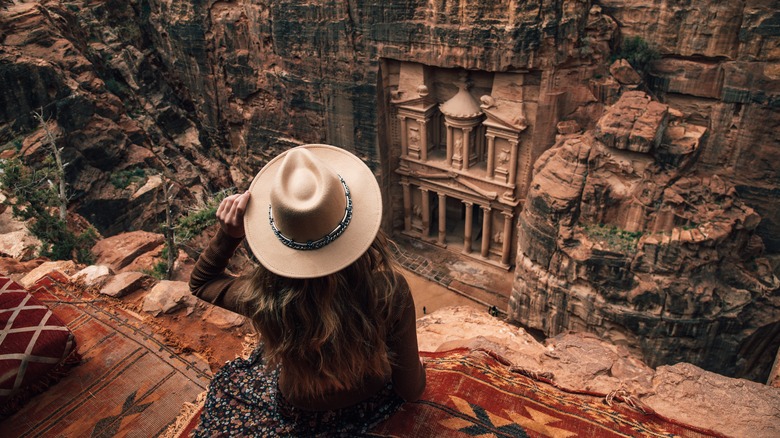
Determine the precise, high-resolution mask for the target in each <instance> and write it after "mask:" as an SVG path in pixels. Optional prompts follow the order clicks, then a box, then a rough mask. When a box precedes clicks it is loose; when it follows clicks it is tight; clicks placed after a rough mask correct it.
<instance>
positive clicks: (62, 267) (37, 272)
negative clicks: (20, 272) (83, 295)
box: [19, 260, 78, 289]
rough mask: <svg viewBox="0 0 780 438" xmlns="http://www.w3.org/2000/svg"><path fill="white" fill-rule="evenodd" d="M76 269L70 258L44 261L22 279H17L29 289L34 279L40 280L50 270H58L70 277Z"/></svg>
mask: <svg viewBox="0 0 780 438" xmlns="http://www.w3.org/2000/svg"><path fill="white" fill-rule="evenodd" d="M77 270H78V268H77V267H76V264H75V263H74V262H73V261H72V260H57V261H54V262H45V263H42V264H41V265H40V266H38V267H37V268H35V269H33V270H32V271H30V272H28V273H27V275H25V276H24V277H22V279H21V280H19V284H21V285H22V286H24V287H25V288H27V289H29V288H30V287H32V286H33V285H34V284H35V282H36V281H38V280H40V279H41V278H43V277H44V276H46V274H49V273H50V272H53V271H58V272H59V273H61V274H63V275H65V277H68V278H70V277H71V276H72V275H73V274H75V273H76V271H77Z"/></svg>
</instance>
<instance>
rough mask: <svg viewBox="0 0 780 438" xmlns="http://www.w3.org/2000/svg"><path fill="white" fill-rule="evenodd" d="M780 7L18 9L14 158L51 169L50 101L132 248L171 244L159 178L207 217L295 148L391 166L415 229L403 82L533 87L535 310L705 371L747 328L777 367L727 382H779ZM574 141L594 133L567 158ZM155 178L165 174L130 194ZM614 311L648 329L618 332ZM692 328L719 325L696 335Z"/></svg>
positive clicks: (10, 61)
mask: <svg viewBox="0 0 780 438" xmlns="http://www.w3.org/2000/svg"><path fill="white" fill-rule="evenodd" d="M775 3H776V2H772V1H768V0H749V1H740V2H736V3H734V2H731V3H729V4H724V3H723V2H704V3H696V4H693V3H691V4H687V3H686V4H680V3H679V2H671V1H668V0H662V1H659V2H655V3H652V4H645V3H640V2H628V3H626V2H616V1H612V0H602V1H587V0H555V1H527V2H516V1H513V0H503V1H498V2H455V1H442V2H428V1H422V0H407V1H386V2H369V1H364V0H349V1H336V0H309V1H290V0H284V1H276V2H262V1H257V0H237V1H216V0H208V1H204V0H195V1H182V0H129V1H125V2H122V1H118V0H102V1H100V0H99V1H90V2H86V1H73V2H68V3H64V2H61V1H57V0H45V1H22V0H19V1H13V2H3V3H1V4H0V44H1V47H0V80H2V83H3V85H6V84H10V85H11V86H3V87H2V91H0V142H3V143H4V144H5V148H4V149H5V150H4V151H3V152H2V154H3V156H11V155H15V154H21V155H24V156H26V157H27V158H28V159H29V160H30V161H35V160H36V159H40V158H41V157H42V155H43V154H44V151H43V150H42V149H41V147H40V146H41V144H42V141H41V135H40V130H39V129H38V127H37V126H36V124H35V123H34V121H33V118H32V116H31V112H32V111H33V110H35V109H36V108H42V109H43V110H44V113H45V115H46V117H48V118H50V119H52V122H54V121H56V125H57V126H56V130H55V132H56V133H57V141H58V145H59V146H60V147H63V148H64V152H63V153H64V155H65V156H66V160H67V161H69V162H70V163H71V164H70V166H69V170H68V182H69V184H70V186H71V189H72V194H73V201H72V205H71V208H72V209H74V210H77V211H78V212H79V213H81V214H82V215H83V216H84V217H86V218H87V219H89V220H90V221H91V222H93V223H94V224H96V225H97V226H98V228H99V229H100V231H101V232H102V233H104V234H107V235H110V234H113V233H116V232H119V231H122V230H127V229H138V228H144V229H147V230H151V229H155V228H157V223H158V222H160V214H161V211H162V207H161V205H159V204H156V203H155V201H156V200H157V199H158V196H159V186H160V184H161V180H160V178H159V177H158V178H155V177H154V175H151V173H154V172H155V171H159V170H160V168H161V167H165V168H168V169H169V170H171V171H172V172H175V173H176V175H177V180H178V183H179V184H177V190H179V191H180V194H178V195H177V199H178V202H179V203H180V205H181V206H180V208H184V205H191V204H192V203H193V201H195V200H197V199H199V198H204V197H207V196H208V192H209V191H211V190H216V189H218V188H224V187H228V186H238V187H239V188H243V187H244V186H246V185H247V184H248V181H249V179H251V177H252V176H253V175H254V173H255V172H256V170H257V169H258V168H259V167H260V166H262V165H263V164H264V163H265V162H266V161H267V160H268V159H269V158H270V157H272V156H274V155H276V154H277V153H278V152H280V151H281V150H284V149H286V148H289V147H291V146H293V145H296V144H299V143H302V142H325V143H332V144H337V145H340V146H342V147H344V148H346V149H348V150H351V151H353V152H355V153H356V154H357V155H359V156H361V157H362V158H363V159H365V160H366V161H367V162H368V163H369V164H370V165H371V166H372V168H373V169H374V170H375V171H376V173H377V176H378V177H379V179H380V181H381V184H382V187H383V190H384V195H385V196H384V199H385V202H386V205H385V207H386V208H385V211H387V212H388V214H387V215H386V218H385V219H386V223H385V226H386V228H387V229H388V230H392V228H393V225H394V224H398V223H401V222H402V221H403V218H402V217H401V215H402V211H401V210H402V209H401V208H399V206H400V199H401V194H400V190H401V189H400V186H399V184H398V176H397V175H396V174H395V173H394V171H395V169H396V168H397V166H398V151H397V150H396V149H397V147H398V145H395V144H392V143H391V142H390V141H389V139H390V138H391V136H390V135H389V130H390V129H391V128H392V123H390V120H388V113H389V111H387V108H388V107H389V104H390V98H391V97H390V96H391V94H392V85H393V84H392V81H391V80H390V79H391V78H392V77H393V72H392V71H387V70H389V69H391V68H392V66H393V65H397V64H398V63H399V62H412V63H419V64H424V65H427V66H431V67H435V68H438V69H443V70H448V69H451V70H453V71H456V70H478V71H483V72H490V73H497V72H521V73H523V74H525V75H526V76H527V77H528V78H529V83H528V84H525V85H527V86H528V87H527V88H528V89H529V90H533V95H528V96H525V97H526V100H527V103H528V105H526V108H525V111H526V112H525V116H526V118H527V121H528V125H529V126H528V130H527V131H526V132H527V134H524V135H526V137H525V138H524V139H523V141H524V142H525V143H527V144H528V145H530V146H529V147H530V148H531V150H532V152H531V154H530V161H531V162H534V161H536V160H537V159H539V160H540V161H539V164H538V165H537V169H538V173H537V176H536V177H535V180H534V182H533V183H531V182H530V181H529V183H531V184H530V185H529V187H531V189H530V192H529V193H528V195H527V196H526V201H525V205H526V210H527V213H524V216H523V217H522V218H521V221H520V223H519V224H518V225H519V228H520V229H519V234H520V236H521V237H520V241H519V243H518V248H519V251H518V252H519V254H518V257H517V260H518V261H519V262H518V267H517V269H516V275H517V277H518V280H517V281H516V285H515V288H514V291H513V297H515V298H514V301H513V307H512V309H511V311H512V314H513V315H514V316H515V317H516V318H517V319H518V320H520V321H524V322H528V323H530V324H532V325H534V326H538V327H540V328H543V329H544V330H546V331H548V332H550V333H552V332H557V331H560V330H563V329H565V328H572V327H576V328H583V329H588V330H593V331H598V332H603V333H605V334H606V333H612V335H609V336H612V338H613V340H615V341H616V342H620V339H619V338H618V335H617V333H622V335H621V336H627V337H632V336H635V337H637V339H633V338H632V339H631V341H632V342H635V345H640V344H642V342H644V344H643V345H644V347H643V348H644V350H645V351H648V352H649V351H651V350H653V349H657V350H658V351H659V353H658V355H657V359H651V362H653V363H660V362H666V361H671V360H675V358H676V357H677V356H680V355H689V354H692V355H694V356H696V357H694V358H692V359H690V361H691V362H694V363H697V364H703V365H705V366H709V364H710V362H709V361H710V360H714V357H715V356H716V353H717V352H716V351H715V350H713V349H710V347H712V348H714V346H715V344H716V342H715V341H714V339H715V337H717V336H720V335H723V336H725V337H726V338H727V339H726V341H725V342H724V343H723V345H724V347H723V348H729V349H733V348H737V347H739V346H741V345H744V346H746V347H745V348H748V350H751V351H756V352H758V353H757V354H758V357H754V356H752V355H751V354H749V353H748V352H739V353H737V352H734V351H732V350H730V352H727V353H724V357H727V359H726V361H725V362H724V364H725V365H723V369H724V370H726V371H730V372H738V370H737V369H738V368H740V367H742V368H744V369H749V370H756V369H762V367H763V365H761V366H758V365H756V364H759V363H763V362H764V361H763V359H762V357H763V356H762V354H763V353H764V352H765V351H768V350H769V349H771V348H772V347H773V346H774V347H775V348H776V342H774V339H775V338H773V337H771V336H770V338H771V339H770V341H768V344H766V345H764V344H761V342H758V341H755V339H754V338H751V336H752V335H755V334H756V333H775V332H776V331H775V330H774V328H772V327H774V326H773V325H772V324H773V323H774V322H776V319H777V317H776V316H775V317H774V319H773V318H769V317H767V316H766V314H765V313H762V312H763V311H761V310H757V309H759V307H761V306H759V305H758V303H760V302H766V303H767V304H766V306H768V308H774V307H772V306H774V304H772V300H774V299H775V298H773V296H772V295H771V293H770V294H769V295H767V292H765V291H764V289H765V288H769V289H770V290H773V289H772V288H773V287H775V286H774V283H773V281H774V280H772V277H771V271H773V270H776V269H777V268H773V267H771V266H768V264H767V263H766V262H765V259H764V258H762V251H763V250H764V249H763V248H766V250H768V252H770V253H777V252H778V251H780V196H778V187H780V177H779V175H780V173H779V172H778V171H777V169H776V166H775V163H776V162H777V161H778V158H780V157H778V154H779V153H780V152H778V151H780V148H778V145H779V144H780V141H779V140H778V135H777V132H780V129H778V124H780V117H778V109H779V108H780V107H779V106H778V99H777V96H778V83H780V82H778V81H777V78H778V75H780V69H779V68H778V56H780V51H778V49H777V48H778V40H780V30H778V29H779V27H778V26H777V22H778V18H777V7H776V5H775ZM629 36H640V37H642V38H643V39H644V40H645V41H647V42H648V43H649V44H650V45H651V46H652V47H654V48H655V49H656V50H658V51H659V52H660V54H661V58H660V59H658V60H656V61H655V62H653V63H652V64H651V65H650V68H649V71H648V76H647V77H646V79H647V83H646V84H641V83H636V76H635V75H631V74H630V72H627V70H626V66H625V65H622V66H621V65H617V66H615V68H613V69H612V73H613V74H610V68H609V67H610V66H609V64H610V62H609V61H610V56H611V53H612V52H613V51H614V50H615V49H616V48H617V47H618V46H619V44H620V40H621V38H625V37H629ZM632 78H633V79H632ZM637 88H640V89H641V88H645V89H647V90H649V91H651V92H652V94H653V95H654V96H655V97H656V99H654V101H657V102H656V103H653V104H652V108H650V109H649V112H648V111H645V110H648V108H649V107H647V108H645V107H642V108H645V110H643V111H642V112H641V113H637V112H636V111H635V110H632V109H631V108H628V107H625V108H624V112H623V113H620V114H611V115H609V114H608V116H607V117H606V118H602V117H601V116H602V115H603V114H604V108H605V105H609V104H612V103H614V102H615V101H616V100H617V99H618V98H619V96H620V95H621V93H623V92H625V91H630V90H633V89H637ZM643 99H644V98H640V99H639V100H640V101H642V102H644V100H643ZM637 104H638V105H649V104H646V103H641V102H639V103H637ZM645 113H647V114H646V115H645ZM610 117H611V118H610ZM643 117H644V119H643ZM656 121H657V122H658V123H656ZM672 121H674V125H673V124H672ZM559 122H563V123H562V124H560V125H559ZM558 126H560V132H562V133H567V135H573V136H574V137H567V138H566V139H564V140H561V141H560V142H559V143H557V144H556V146H555V147H554V148H553V149H552V151H553V152H547V153H545V151H547V150H548V149H550V147H551V146H552V145H553V144H554V143H555V142H556V127H558ZM580 128H584V129H585V130H587V132H588V133H587V134H584V135H579V136H578V135H577V134H576V132H578V131H579V130H580ZM705 131H706V134H705ZM556 161H560V162H561V164H560V166H563V167H558V168H557V170H555V169H556V166H554V165H552V163H554V162H556ZM588 166H591V167H588ZM139 169H140V170H144V172H145V175H144V176H143V177H141V178H136V179H135V180H133V179H132V178H131V179H129V180H128V181H126V184H125V183H114V182H112V177H115V178H114V180H117V178H116V177H117V176H128V175H132V172H134V171H136V170H139ZM597 169H598V170H600V172H601V173H602V174H603V175H601V176H599V175H598V174H596V173H594V172H591V170H594V171H595V170H597ZM558 172H563V173H558ZM731 187H733V188H734V189H735V191H736V193H732V191H731ZM545 191H547V192H545ZM667 191H668V193H667ZM548 195H549V196H550V197H549V198H548V197H547V196H548ZM736 195H738V196H736ZM689 196H690V197H694V198H696V200H695V201H694V202H689V201H688V199H687V198H688V197H689ZM629 197H630V198H631V200H629ZM634 198H636V199H634ZM740 200H741V201H740ZM548 201H549V203H548ZM718 202H721V203H722V204H723V205H722V206H718V207H717V208H715V207H712V206H713V205H716V206H717V203H718ZM655 204H658V205H655ZM689 204H690V205H689ZM726 204H728V205H726ZM648 206H649V207H648ZM702 206H708V207H706V208H705V207H702ZM664 209H665V210H664ZM754 213H756V214H754ZM701 214H704V215H712V217H709V216H707V217H704V218H698V217H696V215H701ZM759 218H760V219H759ZM598 224H605V226H606V228H607V229H606V230H604V229H602V230H598V229H596V228H592V227H594V226H595V227H598ZM703 224H711V226H712V227H713V228H712V229H709V228H707V226H705V225H703ZM586 227H590V228H586ZM602 228H603V227H602ZM675 230H677V231H675ZM696 230H698V231H696ZM621 233H622V234H621ZM625 233H640V234H641V237H638V235H637V234H625ZM664 233H668V236H666V235H665V234H664ZM612 234H616V236H617V237H616V236H613V235H612ZM599 236H600V237H599ZM662 236H666V237H662ZM756 236H757V237H756ZM667 237H668V238H667ZM596 238H598V239H602V240H604V242H606V243H603V244H602V246H601V247H600V246H598V245H595V244H594V243H593V242H594V241H595V240H597V239H596ZM615 238H617V240H615ZM642 239H644V240H642ZM574 242H580V243H579V244H574ZM582 242H590V243H582ZM637 242H641V243H640V244H637ZM603 245H607V246H616V247H617V248H618V249H619V250H618V251H615V248H611V249H610V248H604V247H603ZM634 252H635V253H634ZM680 263H682V265H679V264H680ZM682 268H684V269H682ZM765 271H769V272H765ZM659 272H660V274H658V273H659ZM710 273H711V274H710ZM654 275H660V276H661V278H655V277H653V276H654ZM708 275H711V276H714V277H715V279H714V280H710V279H709V277H707V276H708ZM691 279H693V280H691ZM689 280H690V282H689ZM753 280H755V281H753ZM756 282H757V283H756ZM656 283H657V284H658V285H659V286H657V287H656V286H654V285H655V284H656ZM689 283H690V284H689ZM724 285H725V286H724ZM710 286H712V287H710ZM724 288H725V289H724ZM658 290H660V292H659V291H658ZM723 290H727V291H729V292H723ZM735 290H736V291H745V292H739V293H736V292H734V293H732V292H733V291H735ZM648 291H649V292H648ZM734 294H736V295H734ZM710 296H713V297H714V296H717V297H718V298H707V297H710ZM726 296H727V297H726ZM571 297H577V299H576V300H575V299H573V298H571ZM724 297H726V298H724ZM547 298H550V299H552V300H553V301H551V302H550V303H549V304H544V305H542V304H541V303H543V302H544V301H545V300H546V299H547ZM556 300H557V301H556ZM602 300H604V301H603V302H602ZM670 300H671V301H670ZM708 300H709V301H708ZM762 300H763V301H762ZM606 303H609V304H610V305H613V304H614V305H616V306H618V307H620V308H627V309H632V310H631V312H634V313H631V312H627V311H626V312H624V311H622V310H621V311H610V312H607V313H609V314H614V315H623V316H621V317H620V318H618V317H617V316H611V317H609V318H607V317H603V315H604V314H606V313H604V312H606V311H605V310H604V309H607V307H608V306H607V305H606ZM723 303H725V304H723ZM575 304H576V305H575ZM732 305H733V306H732ZM719 306H720V308H722V309H730V310H729V312H731V313H729V314H728V315H727V316H723V313H719V311H717V310H716V309H717V308H719ZM734 306H736V307H734ZM551 309H555V310H551ZM593 309H601V310H598V311H592V310H593ZM740 309H742V310H740ZM668 312H671V313H669V314H671V315H675V317H674V318H678V317H679V318H682V319H681V320H680V321H682V320H685V321H687V320H688V319H691V318H693V319H692V320H693V321H695V322H694V323H691V324H688V325H685V324H687V323H685V324H683V323H682V322H679V321H678V322H679V324H678V322H675V323H674V324H672V323H671V322H670V320H669V318H668V315H669V314H667V313H668ZM726 313H728V312H726ZM732 313H737V314H738V316H736V317H732ZM629 314H630V315H631V317H630V318H629V317H625V315H629ZM648 315H649V316H648ZM765 317H766V318H769V319H768V320H765V319H764V318H765ZM646 318H649V319H648V321H650V322H646V321H645V320H646ZM679 318H678V319H679ZM697 318H701V319H697ZM580 319H582V320H584V321H585V322H582V323H580V322H576V321H578V320H580ZM601 319H603V321H601ZM745 320H752V321H754V322H750V323H744V321H745ZM543 321H544V322H543ZM653 321H655V322H653ZM675 321H676V320H675ZM702 321H704V322H702ZM735 321H736V322H735ZM659 324H660V325H659ZM680 324H683V325H680ZM700 324H703V325H700ZM751 324H752V325H751ZM762 324H763V325H762ZM612 325H615V326H616V327H618V326H619V327H618V328H617V329H615V330H613V329H612ZM683 326H684V327H696V328H685V329H684V328H682V327H683ZM716 326H717V327H716ZM626 327H629V328H630V329H627V328H626ZM631 327H634V328H631ZM648 327H651V328H652V327H657V328H655V329H653V330H655V331H652V332H651V333H650V334H651V335H652V336H646V335H645V334H646V331H647V330H650V329H649V328H648ZM713 327H714V328H713ZM761 327H763V328H761ZM664 330H666V331H669V333H670V334H669V336H670V337H674V336H676V334H679V333H683V334H685V336H683V338H684V339H688V340H686V341H680V342H681V343H680V344H671V345H669V346H666V347H663V346H662V345H661V344H662V342H661V340H660V339H662V338H664V337H665V336H666V335H664V336H658V337H655V336H656V335H657V334H658V333H660V332H661V331H664ZM759 330H764V331H759ZM702 333H707V336H704V337H701V336H699V335H701V334H702ZM756 336H757V335H756ZM757 337H758V338H762V339H763V338H764V336H757ZM640 338H641V339H640ZM683 338H680V339H683ZM648 339H649V340H648ZM751 339H752V340H753V341H755V342H757V343H751V342H753V341H751ZM751 346H752V347H751ZM677 347H679V349H678V348H677ZM691 352H693V353H691ZM686 357H687V356H686ZM739 360H743V361H744V362H745V364H743V365H738V364H737V362H738V361H739ZM751 364H752V365H751ZM745 372H748V371H745ZM749 372H753V371H749Z"/></svg>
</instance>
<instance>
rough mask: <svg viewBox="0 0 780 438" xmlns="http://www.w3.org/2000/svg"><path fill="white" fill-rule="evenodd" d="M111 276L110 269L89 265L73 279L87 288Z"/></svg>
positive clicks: (103, 266)
mask: <svg viewBox="0 0 780 438" xmlns="http://www.w3.org/2000/svg"><path fill="white" fill-rule="evenodd" d="M111 274H112V272H111V268H109V267H108V266H106V265H91V266H87V267H86V268H84V269H82V270H80V271H79V272H77V273H76V275H74V276H73V278H74V279H76V280H82V281H84V284H86V285H87V286H93V285H95V284H97V283H98V282H100V281H101V280H104V279H105V277H107V276H109V275H111Z"/></svg>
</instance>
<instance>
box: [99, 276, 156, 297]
mask: <svg viewBox="0 0 780 438" xmlns="http://www.w3.org/2000/svg"><path fill="white" fill-rule="evenodd" d="M149 278H151V277H149V276H148V275H146V274H142V273H140V272H122V273H120V274H117V275H115V276H113V277H111V278H109V279H108V281H107V282H106V284H104V285H103V287H102V288H100V293H101V294H103V295H108V296H110V297H114V298H120V297H123V296H125V295H127V294H130V293H133V292H135V291H137V290H138V289H140V288H141V287H142V286H143V285H144V282H145V281H146V280H147V279H149Z"/></svg>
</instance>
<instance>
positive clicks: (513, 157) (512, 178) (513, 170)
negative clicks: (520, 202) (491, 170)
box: [507, 140, 518, 184]
mask: <svg viewBox="0 0 780 438" xmlns="http://www.w3.org/2000/svg"><path fill="white" fill-rule="evenodd" d="M509 144H510V145H511V147H510V150H511V151H512V152H511V154H510V157H509V181H507V182H508V183H509V184H515V182H516V181H517V144H518V142H517V140H510V141H509Z"/></svg>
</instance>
